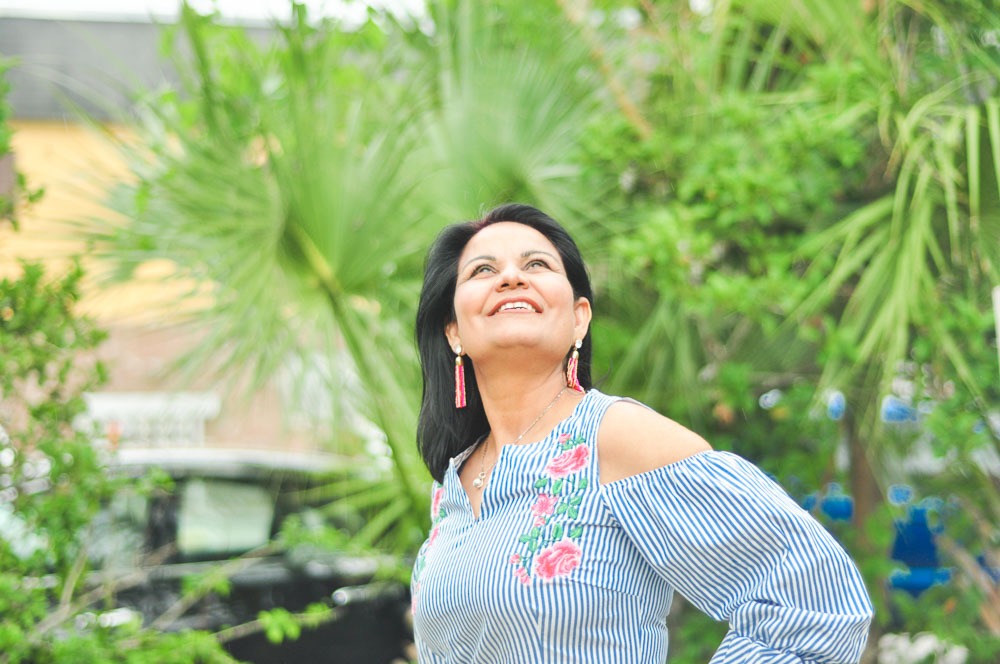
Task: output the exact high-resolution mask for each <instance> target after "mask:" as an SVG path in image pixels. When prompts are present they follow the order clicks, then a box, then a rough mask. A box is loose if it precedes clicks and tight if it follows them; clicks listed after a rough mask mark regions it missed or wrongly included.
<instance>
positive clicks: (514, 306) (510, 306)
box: [494, 302, 538, 314]
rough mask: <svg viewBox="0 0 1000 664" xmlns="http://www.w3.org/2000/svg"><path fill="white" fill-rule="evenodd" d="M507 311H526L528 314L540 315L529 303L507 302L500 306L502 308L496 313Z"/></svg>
mask: <svg viewBox="0 0 1000 664" xmlns="http://www.w3.org/2000/svg"><path fill="white" fill-rule="evenodd" d="M507 311H525V312H528V313H538V309H536V308H535V307H534V306H533V305H532V304H530V303H528V302H506V303H504V304H502V305H500V307H499V308H498V309H497V310H496V312H494V313H498V314H499V313H504V312H507Z"/></svg>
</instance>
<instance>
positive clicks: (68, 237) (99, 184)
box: [0, 121, 199, 324]
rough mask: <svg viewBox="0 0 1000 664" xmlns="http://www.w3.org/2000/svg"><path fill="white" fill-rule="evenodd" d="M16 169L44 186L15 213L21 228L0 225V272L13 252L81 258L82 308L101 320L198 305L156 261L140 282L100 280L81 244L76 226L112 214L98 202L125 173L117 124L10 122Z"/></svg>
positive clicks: (150, 316)
mask: <svg viewBox="0 0 1000 664" xmlns="http://www.w3.org/2000/svg"><path fill="white" fill-rule="evenodd" d="M11 128H12V129H13V131H14V136H13V140H12V147H13V150H14V155H15V159H16V164H15V168H16V169H17V170H18V171H20V172H21V173H23V174H24V175H25V176H26V177H27V179H28V186H29V187H30V188H32V189H35V188H39V187H40V188H43V189H44V190H45V193H44V195H43V196H42V198H41V200H40V201H39V202H37V203H35V204H33V205H31V206H29V207H28V208H27V209H22V210H21V211H20V213H19V219H20V232H14V231H13V230H12V229H11V228H9V227H8V226H7V225H4V226H2V227H0V276H13V275H15V274H17V273H18V271H19V267H18V262H17V260H18V259H19V258H22V259H29V260H41V261H44V262H45V263H46V264H47V265H48V266H49V268H50V269H52V270H53V271H59V270H64V269H66V267H67V266H68V264H69V260H70V257H72V256H82V257H83V259H84V264H85V265H86V267H87V272H88V275H89V277H88V281H87V287H86V292H85V297H84V300H83V302H82V303H81V308H82V313H86V314H89V315H91V316H93V317H95V318H96V319H97V320H98V321H100V322H102V323H105V324H114V323H122V322H124V323H144V322H145V323H149V322H169V321H168V320H162V319H163V317H164V316H170V315H176V314H178V313H181V312H182V311H186V310H188V309H189V308H190V307H195V306H198V304H199V303H197V302H194V301H191V300H185V301H183V302H182V301H181V299H180V293H181V292H182V286H183V288H187V287H188V286H189V285H187V284H184V285H181V284H178V283H175V282H170V283H168V282H166V278H167V277H169V276H170V275H171V274H172V267H171V266H170V265H169V264H167V263H166V262H162V263H161V262H154V263H150V264H149V265H146V266H144V267H143V268H142V269H141V270H140V271H139V275H138V276H139V277H140V280H141V282H142V283H133V284H129V285H127V286H115V287H109V286H107V285H106V284H105V285H102V284H100V283H98V281H99V278H100V276H101V274H102V266H101V265H100V264H99V263H96V262H94V261H92V260H87V256H86V246H85V244H84V242H83V241H82V240H81V239H79V237H78V231H77V228H76V227H75V225H77V224H80V223H81V222H84V221H86V220H88V219H91V218H93V217H101V218H104V219H113V218H114V215H113V214H112V213H111V212H110V211H109V210H107V209H105V208H104V207H103V206H102V205H101V203H100V201H101V200H102V199H103V197H104V192H105V191H107V189H108V188H109V187H110V186H111V185H112V184H113V183H115V182H116V181H121V180H123V179H126V178H128V177H129V173H128V170H127V167H126V164H125V161H124V159H123V157H122V154H121V149H120V147H119V145H120V143H119V142H120V141H123V140H126V139H127V132H125V131H124V130H123V129H122V128H120V127H115V126H105V127H94V126H86V125H83V124H70V123H63V122H40V121H39V122H24V121H16V122H12V123H11Z"/></svg>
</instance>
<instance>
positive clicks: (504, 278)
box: [497, 262, 525, 290]
mask: <svg viewBox="0 0 1000 664" xmlns="http://www.w3.org/2000/svg"><path fill="white" fill-rule="evenodd" d="M524 285H525V281H524V273H523V272H522V271H521V268H520V267H518V265H517V263H514V262H510V263H507V264H506V265H505V266H504V268H503V269H502V270H501V271H500V273H499V274H498V275H497V289H499V290H506V289H509V288H519V287H521V286H524Z"/></svg>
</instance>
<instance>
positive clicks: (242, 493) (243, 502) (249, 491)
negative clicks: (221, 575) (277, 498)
mask: <svg viewBox="0 0 1000 664" xmlns="http://www.w3.org/2000/svg"><path fill="white" fill-rule="evenodd" d="M273 519H274V499H273V497H272V496H271V495H270V494H269V493H268V491H267V490H266V489H265V488H264V487H261V486H258V485H254V484H246V483H243V482H234V481H230V480H218V479H200V478H199V479H191V480H188V481H187V482H185V483H184V484H183V486H182V487H181V493H180V505H179V507H178V514H177V549H178V553H179V554H180V556H181V557H182V558H192V557H205V556H222V555H227V554H236V553H243V552H245V551H249V550H251V549H255V548H257V547H259V546H263V545H264V544H267V542H268V541H269V540H270V537H271V524H272V521H273Z"/></svg>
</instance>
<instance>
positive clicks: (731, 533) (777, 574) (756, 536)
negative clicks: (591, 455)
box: [603, 451, 872, 664]
mask: <svg viewBox="0 0 1000 664" xmlns="http://www.w3.org/2000/svg"><path fill="white" fill-rule="evenodd" d="M603 495H604V499H605V502H606V504H607V505H608V507H609V509H610V511H611V513H612V514H613V515H614V517H615V519H616V520H617V521H618V522H619V523H620V525H621V527H622V528H623V529H624V531H625V533H626V534H627V536H628V537H629V539H630V540H631V541H632V543H633V544H634V545H635V546H636V548H637V549H638V550H639V552H640V553H641V555H642V556H643V558H644V559H645V560H646V561H647V562H648V563H649V565H651V566H652V568H653V569H654V570H655V571H656V573H657V574H658V575H659V576H661V577H662V578H663V579H664V580H666V581H667V582H668V583H669V584H671V585H672V586H673V587H674V588H676V589H677V591H678V592H680V593H681V594H682V595H683V596H684V597H686V598H687V599H688V600H689V601H691V603H693V604H694V605H695V606H697V607H698V608H699V609H701V610H702V611H704V612H705V613H707V614H709V615H710V616H712V617H713V618H715V619H716V620H726V621H728V622H729V626H730V629H729V632H728V633H727V634H726V637H725V639H723V641H722V644H721V645H720V647H719V649H718V650H717V651H716V654H715V656H714V657H713V658H712V664H730V663H732V664H735V663H736V662H750V661H753V662H774V663H781V664H785V663H788V664H792V663H799V662H824V663H831V664H832V663H834V662H836V663H839V664H848V663H851V662H857V661H858V660H859V659H860V658H861V654H862V651H863V650H864V646H865V641H866V640H867V637H868V625H869V623H870V622H871V619H872V604H871V600H870V599H869V597H868V592H867V590H866V589H865V586H864V582H863V581H862V579H861V575H860V574H859V573H858V570H857V568H856V567H855V565H854V563H853V562H852V561H851V559H850V557H849V556H848V555H847V553H846V552H845V551H844V550H843V548H841V546H840V545H839V544H838V543H837V541H836V540H835V539H834V538H833V536H832V535H830V534H829V533H828V532H827V531H826V529H824V528H823V526H822V525H820V524H819V523H818V522H817V521H816V520H815V519H813V518H812V516H810V515H809V513H808V512H806V511H805V510H803V509H802V508H801V507H799V506H798V505H797V504H796V503H795V502H794V501H793V500H792V499H791V498H790V497H789V496H788V495H787V494H786V493H785V492H784V490H782V489H781V487H779V486H778V485H777V484H776V483H775V482H773V481H772V480H771V479H769V478H768V477H767V476H766V475H764V473H763V472H761V471H760V470H759V469H758V468H757V467H756V466H754V465H753V464H751V463H750V462H748V461H746V460H744V459H742V458H740V457H738V456H736V455H734V454H730V453H726V452H715V451H711V452H701V453H699V454H696V455H694V456H691V457H688V458H687V459H684V460H682V461H679V462H676V463H673V464H670V465H668V466H664V467H662V468H658V469H656V470H654V471H651V472H648V473H643V474H641V475H636V476H634V477H629V478H626V479H623V480H619V481H617V482H613V483H610V484H608V485H606V486H605V487H604V491H603Z"/></svg>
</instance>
